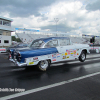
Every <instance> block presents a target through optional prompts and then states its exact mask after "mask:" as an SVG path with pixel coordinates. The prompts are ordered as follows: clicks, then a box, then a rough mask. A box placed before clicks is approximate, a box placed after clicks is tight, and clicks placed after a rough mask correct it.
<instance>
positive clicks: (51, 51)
mask: <svg viewBox="0 0 100 100" xmlns="http://www.w3.org/2000/svg"><path fill="white" fill-rule="evenodd" d="M87 53H89V45H87V44H73V43H72V42H71V40H70V38H69V37H49V38H40V39H36V40H34V41H33V42H32V43H31V45H30V47H27V48H18V49H16V50H15V51H14V63H15V64H16V65H17V66H20V67H21V66H31V65H37V67H38V68H39V69H40V70H41V71H46V70H47V68H48V67H49V66H50V64H51V63H55V62H60V61H68V60H72V59H79V60H80V61H81V62H84V61H85V59H86V54H87Z"/></svg>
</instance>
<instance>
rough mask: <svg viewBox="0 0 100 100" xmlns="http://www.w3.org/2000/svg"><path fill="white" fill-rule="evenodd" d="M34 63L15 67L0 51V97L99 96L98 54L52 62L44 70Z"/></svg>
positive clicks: (75, 99) (56, 99) (88, 99)
mask: <svg viewBox="0 0 100 100" xmlns="http://www.w3.org/2000/svg"><path fill="white" fill-rule="evenodd" d="M36 67H37V66H32V67H30V68H29V69H27V70H26V69H25V68H18V67H17V66H15V65H14V64H13V63H12V62H10V61H9V60H8V59H7V55H6V54H0V100H7V99H10V100H100V54H89V55H87V59H86V61H85V62H80V61H78V60H74V61H70V62H65V63H63V62H61V63H57V64H52V65H51V67H50V68H49V69H48V70H47V71H46V72H41V71H39V70H38V69H37V68H36ZM3 89H5V91H3ZM7 89H10V91H7ZM15 89H24V90H25V91H24V92H19V91H15ZM11 90H12V91H11Z"/></svg>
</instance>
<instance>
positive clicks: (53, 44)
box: [45, 40, 58, 48]
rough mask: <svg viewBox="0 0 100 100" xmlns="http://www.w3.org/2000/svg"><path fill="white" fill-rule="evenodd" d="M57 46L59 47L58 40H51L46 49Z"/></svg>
mask: <svg viewBox="0 0 100 100" xmlns="http://www.w3.org/2000/svg"><path fill="white" fill-rule="evenodd" d="M56 46H58V40H51V41H49V42H48V43H47V44H46V45H45V48H50V47H56Z"/></svg>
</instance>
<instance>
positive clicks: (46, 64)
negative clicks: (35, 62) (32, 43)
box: [40, 60, 48, 69]
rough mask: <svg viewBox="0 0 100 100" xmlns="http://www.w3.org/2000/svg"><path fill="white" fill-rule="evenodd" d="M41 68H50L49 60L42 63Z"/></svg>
mask: <svg viewBox="0 0 100 100" xmlns="http://www.w3.org/2000/svg"><path fill="white" fill-rule="evenodd" d="M40 66H41V68H42V69H46V68H47V67H48V61H47V60H44V61H41V62H40Z"/></svg>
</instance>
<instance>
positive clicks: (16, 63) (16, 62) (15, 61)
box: [9, 58, 27, 67]
mask: <svg viewBox="0 0 100 100" xmlns="http://www.w3.org/2000/svg"><path fill="white" fill-rule="evenodd" d="M9 60H10V61H12V62H13V63H14V64H15V65H16V66H19V67H21V66H27V64H26V63H19V62H18V61H17V60H16V59H15V60H14V59H11V58H10V59H9Z"/></svg>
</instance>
